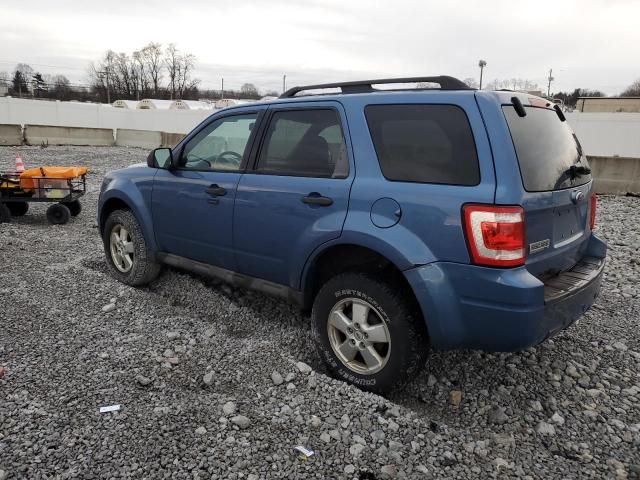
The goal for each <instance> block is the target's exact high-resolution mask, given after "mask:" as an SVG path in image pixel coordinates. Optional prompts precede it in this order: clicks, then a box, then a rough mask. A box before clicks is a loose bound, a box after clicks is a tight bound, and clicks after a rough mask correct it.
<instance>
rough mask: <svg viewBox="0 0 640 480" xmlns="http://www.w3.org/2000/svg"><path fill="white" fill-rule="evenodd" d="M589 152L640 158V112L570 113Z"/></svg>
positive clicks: (568, 116) (573, 123)
mask: <svg viewBox="0 0 640 480" xmlns="http://www.w3.org/2000/svg"><path fill="white" fill-rule="evenodd" d="M566 116H567V121H568V122H569V125H571V128H573V130H574V131H575V132H576V135H577V136H578V138H579V139H580V143H581V144H582V146H583V147H584V151H585V152H586V154H587V155H593V156H605V157H613V156H615V155H617V156H619V157H633V158H640V113H580V112H573V113H567V114H566Z"/></svg>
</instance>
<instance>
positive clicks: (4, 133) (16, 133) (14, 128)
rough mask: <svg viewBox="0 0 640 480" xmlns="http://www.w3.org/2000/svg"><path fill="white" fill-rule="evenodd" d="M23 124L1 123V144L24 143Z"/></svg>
mask: <svg viewBox="0 0 640 480" xmlns="http://www.w3.org/2000/svg"><path fill="white" fill-rule="evenodd" d="M22 140H23V138H22V125H0V145H5V146H6V145H22Z"/></svg>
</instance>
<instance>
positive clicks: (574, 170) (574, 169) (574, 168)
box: [563, 165, 591, 180]
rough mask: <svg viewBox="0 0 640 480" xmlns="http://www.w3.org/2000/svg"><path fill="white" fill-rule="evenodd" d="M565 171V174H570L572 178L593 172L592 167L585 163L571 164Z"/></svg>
mask: <svg viewBox="0 0 640 480" xmlns="http://www.w3.org/2000/svg"><path fill="white" fill-rule="evenodd" d="M563 173H564V174H565V175H568V176H569V178H570V179H571V180H574V179H576V178H578V177H581V176H583V175H589V174H591V169H590V168H589V167H585V166H583V165H571V166H570V167H569V168H567V169H566V170H565V171H564V172H563Z"/></svg>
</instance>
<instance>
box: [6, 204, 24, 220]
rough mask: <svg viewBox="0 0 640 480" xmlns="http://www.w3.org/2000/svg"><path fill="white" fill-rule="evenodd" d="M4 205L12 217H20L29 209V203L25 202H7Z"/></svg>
mask: <svg viewBox="0 0 640 480" xmlns="http://www.w3.org/2000/svg"><path fill="white" fill-rule="evenodd" d="M6 205H7V207H8V208H9V211H10V212H11V215H13V216H14V217H21V216H23V215H24V214H25V213H27V212H28V211H29V204H28V203H27V202H9V203H7V204H6Z"/></svg>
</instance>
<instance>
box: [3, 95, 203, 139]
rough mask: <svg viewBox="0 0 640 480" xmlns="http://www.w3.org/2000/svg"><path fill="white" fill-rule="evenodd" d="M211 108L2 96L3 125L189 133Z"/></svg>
mask: <svg viewBox="0 0 640 480" xmlns="http://www.w3.org/2000/svg"><path fill="white" fill-rule="evenodd" d="M212 113H214V112H213V111H212V110H168V109H166V110H130V109H125V108H114V107H112V106H110V105H101V104H96V103H79V102H58V101H56V102H49V101H44V100H29V99H24V98H11V97H0V124H19V125H55V126H61V127H84V128H111V129H118V128H123V129H129V130H150V131H158V132H175V133H189V132H190V131H191V130H192V129H193V127H195V126H196V125H197V124H199V123H200V122H201V121H202V120H204V119H205V118H207V117H208V116H209V115H211V114H212Z"/></svg>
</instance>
